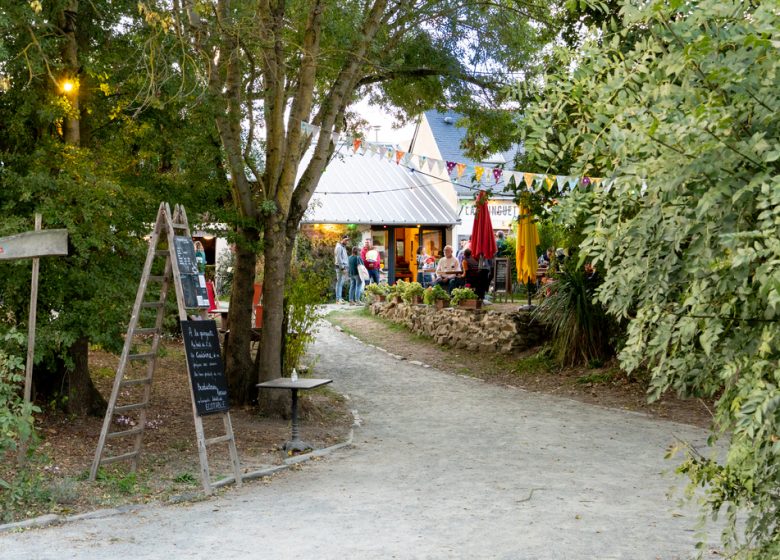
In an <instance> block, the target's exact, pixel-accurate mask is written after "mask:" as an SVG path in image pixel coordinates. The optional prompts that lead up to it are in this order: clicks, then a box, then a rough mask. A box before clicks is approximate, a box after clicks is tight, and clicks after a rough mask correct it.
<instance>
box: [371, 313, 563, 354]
mask: <svg viewBox="0 0 780 560" xmlns="http://www.w3.org/2000/svg"><path fill="white" fill-rule="evenodd" d="M371 313H373V314H374V315H378V316H380V317H383V318H385V319H388V320H390V321H392V322H394V323H399V324H402V325H405V326H406V327H407V328H408V329H409V330H411V331H412V332H414V333H416V334H420V335H423V336H427V337H430V338H432V339H433V340H434V341H436V343H437V344H442V345H448V346H452V347H454V348H465V349H467V350H472V351H484V350H486V351H491V352H499V353H504V354H509V353H511V352H516V351H521V350H526V349H528V348H533V347H535V346H538V345H540V344H543V343H544V341H545V340H547V339H548V338H549V331H548V328H547V326H546V325H544V324H543V323H541V322H540V321H539V320H538V318H534V317H533V316H532V314H531V313H530V312H528V311H493V310H490V309H478V310H469V309H460V308H457V307H445V308H444V309H436V308H435V307H434V306H432V305H422V304H417V305H410V304H406V303H393V302H375V303H373V304H372V305H371Z"/></svg>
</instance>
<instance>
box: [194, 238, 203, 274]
mask: <svg viewBox="0 0 780 560" xmlns="http://www.w3.org/2000/svg"><path fill="white" fill-rule="evenodd" d="M195 260H196V261H197V263H198V272H199V273H201V274H206V250H205V249H204V248H203V243H201V242H200V241H196V242H195Z"/></svg>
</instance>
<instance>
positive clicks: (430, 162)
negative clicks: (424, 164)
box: [428, 158, 441, 173]
mask: <svg viewBox="0 0 780 560" xmlns="http://www.w3.org/2000/svg"><path fill="white" fill-rule="evenodd" d="M434 167H435V168H436V169H437V170H438V171H439V173H441V160H440V159H434V158H428V171H433V170H434Z"/></svg>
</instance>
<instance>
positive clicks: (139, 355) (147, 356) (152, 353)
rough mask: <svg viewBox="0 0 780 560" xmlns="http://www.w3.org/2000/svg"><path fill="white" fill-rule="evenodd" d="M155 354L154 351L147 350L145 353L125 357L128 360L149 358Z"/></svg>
mask: <svg viewBox="0 0 780 560" xmlns="http://www.w3.org/2000/svg"><path fill="white" fill-rule="evenodd" d="M156 355H157V354H155V353H154V352H147V353H146V354H130V355H129V356H128V357H127V359H128V360H130V361H134V360H151V359H152V358H154V357H155V356H156Z"/></svg>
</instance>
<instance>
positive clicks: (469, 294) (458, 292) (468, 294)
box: [450, 288, 479, 305]
mask: <svg viewBox="0 0 780 560" xmlns="http://www.w3.org/2000/svg"><path fill="white" fill-rule="evenodd" d="M467 299H479V297H478V296H477V292H475V291H474V290H472V289H471V288H453V290H452V292H450V303H451V304H452V305H458V303H460V302H461V301H465V300H467Z"/></svg>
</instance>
